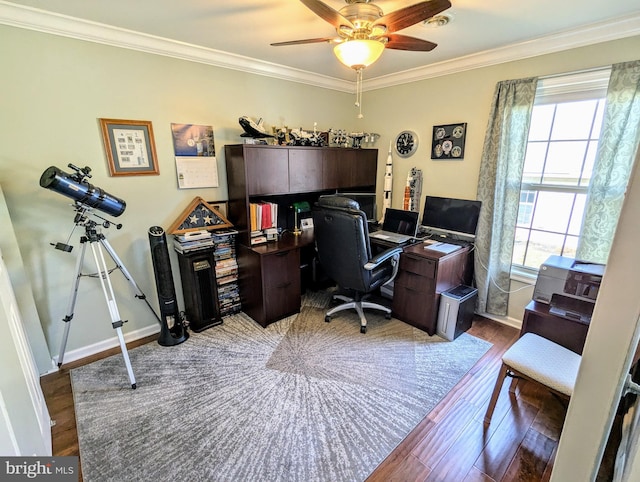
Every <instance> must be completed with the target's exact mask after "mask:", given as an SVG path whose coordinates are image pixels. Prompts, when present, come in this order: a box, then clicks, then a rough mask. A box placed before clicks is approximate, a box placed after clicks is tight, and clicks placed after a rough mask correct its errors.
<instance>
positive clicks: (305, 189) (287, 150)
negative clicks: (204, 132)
mask: <svg viewBox="0 0 640 482" xmlns="http://www.w3.org/2000/svg"><path fill="white" fill-rule="evenodd" d="M225 162H226V166H227V182H228V192H229V209H228V212H227V218H228V219H229V221H230V222H231V223H233V225H234V228H235V229H236V230H237V231H238V233H239V234H238V237H237V244H238V251H237V253H238V283H239V286H240V299H241V302H242V310H243V311H244V312H245V313H247V314H248V315H249V316H251V318H253V319H254V320H255V321H257V322H258V323H260V325H262V326H267V325H268V324H269V323H273V322H274V321H277V320H279V319H281V318H284V317H286V316H289V315H292V314H294V313H297V312H299V311H300V302H301V299H300V294H301V272H300V268H301V264H305V265H307V270H308V265H309V263H308V261H305V262H304V263H301V253H300V251H301V250H307V249H308V248H309V247H310V246H312V245H313V231H312V230H310V231H304V232H303V234H302V235H301V236H293V235H292V234H291V233H286V234H285V235H283V236H282V237H281V238H280V239H278V240H277V241H274V242H269V243H267V244H263V245H259V246H250V229H249V220H250V219H251V213H250V209H251V208H250V204H251V203H252V202H260V201H270V202H275V203H276V204H278V211H279V212H278V219H279V221H280V219H281V215H282V211H284V215H285V216H284V217H285V218H286V215H287V210H288V209H290V206H291V204H292V203H293V202H296V201H300V200H305V201H308V202H309V203H312V202H313V199H314V197H315V199H317V198H318V196H319V195H321V194H324V193H330V192H335V190H336V189H343V190H347V189H348V190H354V191H369V192H375V187H376V176H377V162H378V150H377V149H349V148H340V147H298V146H266V145H255V144H236V145H227V146H225ZM292 224H293V221H292V220H291V221H289V222H288V225H287V226H284V225H279V227H282V228H289V229H291V226H292Z"/></svg>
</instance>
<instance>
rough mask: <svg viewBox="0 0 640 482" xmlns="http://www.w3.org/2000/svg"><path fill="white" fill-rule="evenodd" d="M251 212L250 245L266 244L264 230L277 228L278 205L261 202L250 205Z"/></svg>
mask: <svg viewBox="0 0 640 482" xmlns="http://www.w3.org/2000/svg"><path fill="white" fill-rule="evenodd" d="M249 207H250V212H251V244H252V245H256V244H261V243H266V242H267V236H266V230H272V229H276V230H277V228H278V205H277V204H276V203H272V202H267V201H261V202H257V203H250V205H249Z"/></svg>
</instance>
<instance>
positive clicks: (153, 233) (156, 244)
mask: <svg viewBox="0 0 640 482" xmlns="http://www.w3.org/2000/svg"><path fill="white" fill-rule="evenodd" d="M149 244H150V246H151V259H152V261H153V271H154V273H155V276H156V288H157V291H158V302H159V303H160V337H159V338H158V344H159V345H162V346H174V345H179V344H180V343H182V342H183V341H185V340H186V339H187V338H189V333H188V332H187V329H186V328H185V326H184V323H183V322H182V318H181V317H180V311H179V310H178V303H177V301H176V288H175V285H174V284H173V275H172V274H171V261H170V260H169V250H168V249H167V238H166V236H165V234H164V229H162V228H161V227H160V226H152V227H151V228H149Z"/></svg>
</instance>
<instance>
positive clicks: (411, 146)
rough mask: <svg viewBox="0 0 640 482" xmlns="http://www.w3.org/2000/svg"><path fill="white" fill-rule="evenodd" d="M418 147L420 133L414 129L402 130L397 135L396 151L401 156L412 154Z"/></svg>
mask: <svg viewBox="0 0 640 482" xmlns="http://www.w3.org/2000/svg"><path fill="white" fill-rule="evenodd" d="M417 149H418V135H417V134H416V133H415V132H413V131H402V132H401V133H400V134H398V136H397V137H396V152H397V153H398V155H399V156H400V157H409V156H412V155H413V154H414V153H415V152H416V150H417Z"/></svg>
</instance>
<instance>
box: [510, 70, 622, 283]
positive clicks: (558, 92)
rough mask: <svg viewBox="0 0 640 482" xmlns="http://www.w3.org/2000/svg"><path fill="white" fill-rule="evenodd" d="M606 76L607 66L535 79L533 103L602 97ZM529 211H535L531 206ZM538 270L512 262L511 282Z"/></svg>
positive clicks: (529, 278) (525, 186)
mask: <svg viewBox="0 0 640 482" xmlns="http://www.w3.org/2000/svg"><path fill="white" fill-rule="evenodd" d="M610 75H611V68H610V67H608V68H602V69H593V70H589V71H582V72H574V73H570V74H562V75H556V76H549V77H544V78H540V79H539V80H538V86H537V90H536V97H535V101H534V104H535V105H541V104H559V103H563V102H575V101H580V100H593V99H597V98H606V94H607V87H608V84H609V77H610ZM520 189H521V192H522V191H526V190H531V191H547V192H567V193H572V194H573V193H586V192H587V190H588V186H562V185H548V184H540V183H522V184H521V188H520ZM533 212H535V207H534V211H533ZM533 212H532V215H533ZM538 271H539V270H538V269H534V268H529V267H525V266H521V265H516V264H513V263H512V265H511V279H513V280H516V281H520V282H523V283H529V284H531V283H535V280H536V278H537V276H538Z"/></svg>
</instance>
